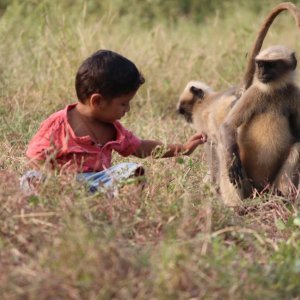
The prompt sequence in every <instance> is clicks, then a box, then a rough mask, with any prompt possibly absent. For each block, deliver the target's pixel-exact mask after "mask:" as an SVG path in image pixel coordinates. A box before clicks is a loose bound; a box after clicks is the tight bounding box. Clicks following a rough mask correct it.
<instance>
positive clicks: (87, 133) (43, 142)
mask: <svg viewBox="0 0 300 300" xmlns="http://www.w3.org/2000/svg"><path fill="white" fill-rule="evenodd" d="M144 82H145V80H144V78H143V76H142V75H141V73H140V72H139V71H138V69H137V68H136V66H135V65H134V64H133V63H132V62H131V61H130V60H128V59H127V58H125V57H123V56H121V55H120V54H118V53H115V52H112V51H109V50H99V51H97V52H96V53H94V54H93V55H91V56H90V57H88V58H87V59H86V60H85V61H84V62H83V63H82V64H81V66H80V67H79V70H78V72H77V74H76V82H75V87H76V93H77V97H78V102H77V103H74V104H71V105H68V106H67V107H65V108H64V109H63V110H61V111H58V112H56V113H54V114H52V115H51V116H50V117H49V118H48V119H46V120H45V121H44V122H43V123H42V124H41V126H40V128H39V130H38V132H37V133H36V135H35V136H34V137H33V138H32V140H31V142H30V143H29V146H28V150H27V152H26V155H27V157H28V158H29V159H30V163H31V165H33V166H34V168H35V169H37V170H35V171H29V172H27V173H26V174H25V175H24V176H23V177H22V178H21V186H22V187H23V189H27V190H28V189H29V190H30V188H32V185H31V184H32V183H34V182H35V181H36V180H40V179H41V178H42V174H41V172H40V171H38V169H39V167H40V166H41V162H42V163H43V165H46V166H50V167H51V168H52V169H58V170H60V171H63V172H76V173H78V175H77V179H78V180H81V181H84V182H85V183H87V185H88V187H89V189H90V191H92V192H93V191H96V190H99V189H102V188H115V187H116V186H117V185H116V183H117V182H119V181H122V180H123V179H126V178H129V177H130V176H136V175H141V174H143V168H142V166H141V165H139V164H135V163H123V164H119V165H116V166H114V167H111V154H112V150H115V151H117V152H118V153H119V154H121V155H122V156H128V155H134V156H136V157H140V158H143V157H147V156H150V155H151V154H153V153H154V152H156V153H157V151H153V150H154V149H156V150H157V148H158V147H160V148H161V149H160V151H161V155H160V156H159V157H172V156H176V155H178V154H185V155H188V154H190V153H192V152H193V151H194V149H195V148H196V147H197V146H198V145H199V144H202V143H204V142H205V141H206V137H205V136H204V135H202V134H198V135H195V136H193V137H192V138H190V139H189V140H188V141H187V142H186V143H184V144H174V145H163V144H162V143H161V142H159V141H153V140H141V139H139V138H138V137H136V136H135V135H134V134H133V133H132V132H130V131H128V130H127V129H125V128H124V127H123V126H122V124H121V123H120V122H119V120H120V119H121V118H122V117H123V116H124V115H125V114H126V113H127V112H128V111H129V110H130V101H131V99H132V98H133V97H134V95H135V94H136V92H137V90H138V89H139V87H140V86H141V85H142V84H143V83H144Z"/></svg>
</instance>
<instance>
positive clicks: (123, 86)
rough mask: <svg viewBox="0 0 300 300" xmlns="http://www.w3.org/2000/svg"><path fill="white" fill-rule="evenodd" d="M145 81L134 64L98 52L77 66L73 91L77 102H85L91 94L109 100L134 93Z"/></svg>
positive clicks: (110, 53)
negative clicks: (96, 94)
mask: <svg viewBox="0 0 300 300" xmlns="http://www.w3.org/2000/svg"><path fill="white" fill-rule="evenodd" d="M144 82H145V79H144V77H143V75H142V74H141V73H140V72H139V70H138V69H137V67H136V66H135V64H134V63H133V62H131V61H130V60H129V59H127V58H125V57H124V56H122V55H120V54H118V53H116V52H113V51H109V50H99V51H97V52H95V53H94V54H92V55H91V56H90V57H88V58H87V59H86V60H85V61H84V62H83V63H82V64H81V66H80V67H79V69H78V71H77V74H76V80H75V88H76V93H77V97H78V100H79V101H80V102H84V101H85V100H86V99H88V97H90V96H91V95H92V94H94V93H99V94H101V95H102V96H103V97H104V98H107V99H112V98H115V97H118V96H121V95H125V94H129V93H131V92H134V91H136V90H137V89H138V88H139V87H140V85H142V84H143V83H144Z"/></svg>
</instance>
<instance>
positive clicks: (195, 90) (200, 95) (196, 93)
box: [190, 86, 204, 98]
mask: <svg viewBox="0 0 300 300" xmlns="http://www.w3.org/2000/svg"><path fill="white" fill-rule="evenodd" d="M190 91H191V93H192V94H193V95H194V96H197V97H198V98H203V96H204V92H203V90H202V89H200V88H197V87H195V86H191V87H190Z"/></svg>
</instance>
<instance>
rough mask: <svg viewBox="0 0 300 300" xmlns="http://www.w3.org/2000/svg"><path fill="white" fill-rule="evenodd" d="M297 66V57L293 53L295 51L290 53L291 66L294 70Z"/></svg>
mask: <svg viewBox="0 0 300 300" xmlns="http://www.w3.org/2000/svg"><path fill="white" fill-rule="evenodd" d="M296 67H297V58H296V55H295V52H294V53H293V54H292V68H293V70H295V69H296Z"/></svg>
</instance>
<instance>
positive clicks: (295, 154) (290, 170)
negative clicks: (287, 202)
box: [274, 143, 300, 198]
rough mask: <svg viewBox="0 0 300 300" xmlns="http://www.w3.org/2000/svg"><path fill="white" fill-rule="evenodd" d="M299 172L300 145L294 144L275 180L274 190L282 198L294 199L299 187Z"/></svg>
mask: <svg viewBox="0 0 300 300" xmlns="http://www.w3.org/2000/svg"><path fill="white" fill-rule="evenodd" d="M299 172H300V143H295V144H294V145H293V146H292V147H291V149H290V152H289V155H288V157H287V159H286V160H285V162H284V164H283V165H282V167H281V169H280V170H279V172H278V174H277V176H276V178H275V181H274V188H275V189H276V190H278V191H280V192H281V193H282V194H283V195H284V196H287V197H292V198H294V197H295V195H296V194H297V191H298V186H299Z"/></svg>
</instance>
